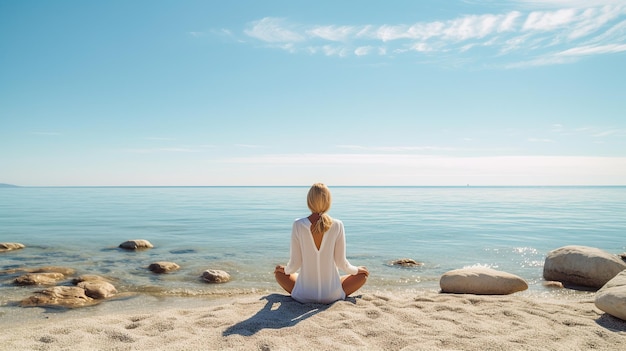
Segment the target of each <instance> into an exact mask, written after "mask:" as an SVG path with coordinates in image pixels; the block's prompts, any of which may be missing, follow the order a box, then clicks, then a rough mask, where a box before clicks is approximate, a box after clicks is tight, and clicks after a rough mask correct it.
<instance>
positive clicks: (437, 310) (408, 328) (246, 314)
mask: <svg viewBox="0 0 626 351" xmlns="http://www.w3.org/2000/svg"><path fill="white" fill-rule="evenodd" d="M111 303H112V304H118V306H115V308H114V309H112V308H111V309H110V308H105V307H95V308H89V309H78V310H75V311H69V312H67V313H49V314H45V316H41V317H39V318H37V319H36V320H30V321H29V322H28V323H19V322H17V323H15V322H14V323H10V324H9V325H6V326H4V327H3V330H2V331H0V342H1V345H2V347H3V348H7V349H16V350H23V349H46V350H61V349H69V348H72V349H81V350H102V349H115V350H164V349H167V350H200V349H202V350H206V349H209V350H256V349H258V350H308V349H318V350H327V349H328V350H330V349H333V350H337V349H338V350H353V349H362V350H401V349H405V350H586V349H595V350H617V349H624V348H626V321H622V320H620V319H617V318H614V317H611V316H609V315H607V314H605V313H603V312H602V311H600V310H598V309H597V308H596V307H595V305H594V304H593V299H592V298H591V297H590V296H584V295H580V296H570V297H568V298H565V299H558V300H556V299H546V298H541V297H536V298H528V297H524V296H517V295H515V294H513V295H506V296H478V295H454V294H439V293H434V292H415V293H402V294H392V293H389V292H377V291H370V290H367V289H365V290H363V291H359V292H357V294H356V296H355V297H350V298H348V299H347V300H346V301H339V302H337V303H335V304H332V305H317V304H300V303H297V302H295V301H293V300H292V299H291V298H290V297H289V296H286V295H285V294H283V293H281V292H278V291H276V292H270V293H263V294H245V295H233V296H229V297H222V298H219V299H217V300H215V299H206V298H184V299H181V298H171V299H164V300H159V301H156V300H155V301H149V300H145V301H144V300H140V301H138V300H133V299H129V300H126V301H117V302H111ZM103 306H104V305H103ZM111 306H113V305H111Z"/></svg>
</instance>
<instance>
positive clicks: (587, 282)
mask: <svg viewBox="0 0 626 351" xmlns="http://www.w3.org/2000/svg"><path fill="white" fill-rule="evenodd" d="M624 269H626V262H624V261H622V260H621V259H620V258H619V257H618V256H617V255H613V254H610V253H608V252H605V251H602V250H600V249H597V248H593V247H587V246H574V245H572V246H564V247H561V248H558V249H556V250H553V251H550V252H549V253H548V255H547V256H546V260H545V263H544V265H543V278H544V279H545V280H556V281H560V282H563V283H564V284H572V285H580V286H587V287H592V288H596V289H599V288H601V287H602V286H603V285H604V284H606V283H607V282H608V281H609V280H611V279H612V278H613V277H615V276H616V275H617V274H618V273H619V272H621V271H622V270H624Z"/></svg>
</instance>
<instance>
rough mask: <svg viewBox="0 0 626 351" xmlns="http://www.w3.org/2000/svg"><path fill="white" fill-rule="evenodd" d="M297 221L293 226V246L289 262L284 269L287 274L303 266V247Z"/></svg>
mask: <svg viewBox="0 0 626 351" xmlns="http://www.w3.org/2000/svg"><path fill="white" fill-rule="evenodd" d="M296 225H297V222H294V223H293V226H292V228H291V248H290V250H289V263H287V266H286V267H285V269H284V272H285V274H293V273H295V272H296V271H298V269H300V266H302V247H301V246H300V238H299V236H298V235H297V234H298V228H297V226H296Z"/></svg>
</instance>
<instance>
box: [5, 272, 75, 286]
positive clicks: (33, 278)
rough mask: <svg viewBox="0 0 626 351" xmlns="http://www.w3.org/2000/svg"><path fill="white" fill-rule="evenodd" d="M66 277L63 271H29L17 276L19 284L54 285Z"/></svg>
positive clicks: (16, 280) (16, 281)
mask: <svg viewBox="0 0 626 351" xmlns="http://www.w3.org/2000/svg"><path fill="white" fill-rule="evenodd" d="M63 278H65V276H64V275H63V274H61V273H27V274H24V275H22V276H19V277H17V278H15V284H17V285H54V284H56V282H58V281H59V280H61V279H63Z"/></svg>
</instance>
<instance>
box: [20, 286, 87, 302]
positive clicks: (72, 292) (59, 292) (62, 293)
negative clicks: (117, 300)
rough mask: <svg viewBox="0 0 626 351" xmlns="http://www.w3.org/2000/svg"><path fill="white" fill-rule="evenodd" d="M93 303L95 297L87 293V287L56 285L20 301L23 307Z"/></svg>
mask: <svg viewBox="0 0 626 351" xmlns="http://www.w3.org/2000/svg"><path fill="white" fill-rule="evenodd" d="M91 304H93V299H92V298H90V297H89V296H87V295H85V289H83V288H79V287H77V286H55V287H52V288H49V289H45V290H42V291H38V292H37V293H36V295H33V296H30V297H27V298H26V299H24V300H22V301H21V302H20V306H22V307H34V306H63V307H81V306H87V305H91Z"/></svg>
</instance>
